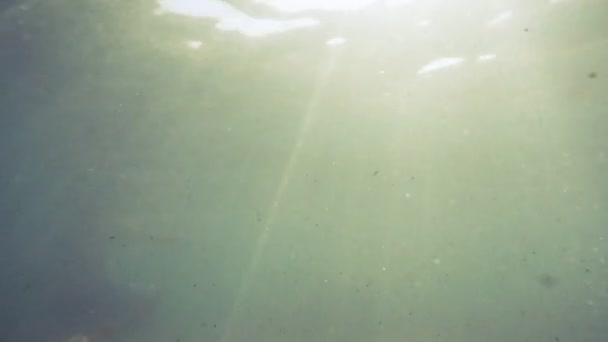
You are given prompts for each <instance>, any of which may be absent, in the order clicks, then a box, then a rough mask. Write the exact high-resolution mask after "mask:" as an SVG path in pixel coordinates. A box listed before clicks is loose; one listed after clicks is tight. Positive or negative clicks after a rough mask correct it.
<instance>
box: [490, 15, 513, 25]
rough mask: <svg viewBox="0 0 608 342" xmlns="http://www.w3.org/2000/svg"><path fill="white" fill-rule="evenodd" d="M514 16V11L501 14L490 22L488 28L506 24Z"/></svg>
mask: <svg viewBox="0 0 608 342" xmlns="http://www.w3.org/2000/svg"><path fill="white" fill-rule="evenodd" d="M512 16H513V12H512V11H504V12H501V13H499V14H498V15H496V16H495V17H493V18H492V19H490V20H488V22H487V25H488V26H497V25H500V24H502V23H504V22H505V21H507V20H509V19H511V17H512Z"/></svg>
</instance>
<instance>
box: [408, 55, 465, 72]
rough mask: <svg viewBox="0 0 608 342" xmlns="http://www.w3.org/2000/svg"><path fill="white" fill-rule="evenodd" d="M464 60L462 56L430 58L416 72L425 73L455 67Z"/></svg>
mask: <svg viewBox="0 0 608 342" xmlns="http://www.w3.org/2000/svg"><path fill="white" fill-rule="evenodd" d="M462 62H464V58H462V57H442V58H437V59H434V60H432V61H431V62H430V63H428V64H426V65H425V66H423V67H422V68H420V70H418V74H419V75H421V74H426V73H429V72H432V71H437V70H441V69H445V68H451V67H456V66H458V65H460V64H461V63H462Z"/></svg>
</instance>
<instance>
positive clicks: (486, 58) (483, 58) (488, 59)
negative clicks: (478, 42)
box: [477, 53, 496, 62]
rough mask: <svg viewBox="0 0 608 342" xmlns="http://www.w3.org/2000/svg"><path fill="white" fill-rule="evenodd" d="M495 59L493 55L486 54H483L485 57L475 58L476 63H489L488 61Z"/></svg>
mask: <svg viewBox="0 0 608 342" xmlns="http://www.w3.org/2000/svg"><path fill="white" fill-rule="evenodd" d="M495 58H496V55H495V54H493V53H488V54H485V55H480V56H478V57H477V61H478V62H489V61H491V60H493V59H495Z"/></svg>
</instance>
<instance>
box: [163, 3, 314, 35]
mask: <svg viewBox="0 0 608 342" xmlns="http://www.w3.org/2000/svg"><path fill="white" fill-rule="evenodd" d="M158 5H159V8H158V9H157V10H156V12H155V13H157V14H163V13H167V12H169V13H174V14H179V15H184V16H190V17H201V18H215V19H218V20H219V21H218V23H217V24H216V25H215V27H216V28H217V29H220V30H226V31H238V32H240V33H242V34H244V35H247V36H264V35H269V34H273V33H280V32H285V31H289V30H293V29H297V28H304V27H311V26H316V25H318V24H319V21H318V20H316V19H313V18H294V19H290V20H278V19H277V20H275V19H264V18H254V17H252V16H250V15H248V14H247V13H244V12H242V11H240V10H238V9H236V8H234V7H232V5H230V4H228V3H226V2H223V1H220V0H158Z"/></svg>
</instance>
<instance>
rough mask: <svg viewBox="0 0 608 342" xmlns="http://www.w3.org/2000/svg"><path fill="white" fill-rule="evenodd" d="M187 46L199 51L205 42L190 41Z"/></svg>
mask: <svg viewBox="0 0 608 342" xmlns="http://www.w3.org/2000/svg"><path fill="white" fill-rule="evenodd" d="M186 45H187V46H188V47H189V48H191V49H194V50H196V49H199V48H200V47H201V46H202V45H203V42H201V41H200V40H189V41H187V42H186Z"/></svg>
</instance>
